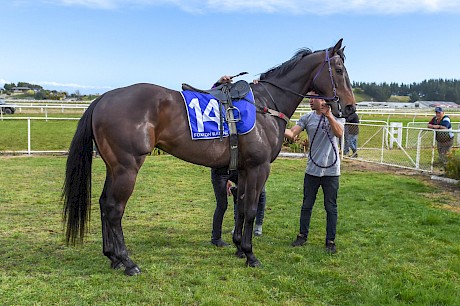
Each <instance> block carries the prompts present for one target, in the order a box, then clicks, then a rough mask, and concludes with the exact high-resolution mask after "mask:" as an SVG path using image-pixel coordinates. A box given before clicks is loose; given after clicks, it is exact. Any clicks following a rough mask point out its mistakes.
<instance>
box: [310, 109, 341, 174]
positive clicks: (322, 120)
mask: <svg viewBox="0 0 460 306" xmlns="http://www.w3.org/2000/svg"><path fill="white" fill-rule="evenodd" d="M321 123H323V129H324V131H325V132H326V134H327V138H328V139H329V141H330V142H331V145H332V149H333V150H334V155H335V159H334V162H333V163H332V164H330V165H328V166H321V165H318V164H317V163H316V162H315V161H314V160H313V156H312V155H311V148H312V147H313V142H314V141H315V137H316V134H317V133H318V130H319V126H320V125H321ZM308 157H309V158H310V160H311V161H312V162H313V164H315V166H317V167H320V168H323V169H327V168H331V167H332V166H334V165H335V164H336V163H337V160H338V154H337V150H336V149H335V146H334V141H333V138H332V137H331V135H330V134H329V131H328V129H327V126H326V117H325V116H324V115H321V118H320V119H319V122H318V126H317V127H316V131H315V134H314V135H313V138H312V140H311V143H310V150H309V151H308Z"/></svg>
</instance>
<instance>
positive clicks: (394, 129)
mask: <svg viewBox="0 0 460 306" xmlns="http://www.w3.org/2000/svg"><path fill="white" fill-rule="evenodd" d="M402 126H403V124H402V122H390V135H389V136H390V144H389V147H390V149H393V143H395V142H396V143H397V145H398V146H402ZM395 136H396V137H395Z"/></svg>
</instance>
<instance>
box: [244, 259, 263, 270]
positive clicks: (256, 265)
mask: <svg viewBox="0 0 460 306" xmlns="http://www.w3.org/2000/svg"><path fill="white" fill-rule="evenodd" d="M246 266H248V267H251V268H261V267H262V263H261V262H260V261H258V260H257V259H256V260H251V261H249V260H247V261H246Z"/></svg>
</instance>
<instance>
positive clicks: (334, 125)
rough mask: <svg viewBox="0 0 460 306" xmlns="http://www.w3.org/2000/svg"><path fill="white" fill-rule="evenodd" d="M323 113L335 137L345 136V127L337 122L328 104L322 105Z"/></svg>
mask: <svg viewBox="0 0 460 306" xmlns="http://www.w3.org/2000/svg"><path fill="white" fill-rule="evenodd" d="M321 113H323V114H324V116H326V118H327V120H328V121H329V125H330V126H331V130H332V133H333V134H334V136H335V137H342V135H343V125H342V124H341V123H340V122H338V121H337V120H335V117H334V115H333V114H332V112H331V108H330V107H329V105H327V104H326V103H324V104H322V105H321Z"/></svg>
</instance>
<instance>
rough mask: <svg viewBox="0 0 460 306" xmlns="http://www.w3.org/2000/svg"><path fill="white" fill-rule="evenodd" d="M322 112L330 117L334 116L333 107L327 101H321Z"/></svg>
mask: <svg viewBox="0 0 460 306" xmlns="http://www.w3.org/2000/svg"><path fill="white" fill-rule="evenodd" d="M320 112H321V113H322V114H323V115H324V116H326V117H328V118H329V117H330V116H332V112H331V107H330V106H329V105H328V104H327V103H326V102H323V103H321V108H320Z"/></svg>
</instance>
